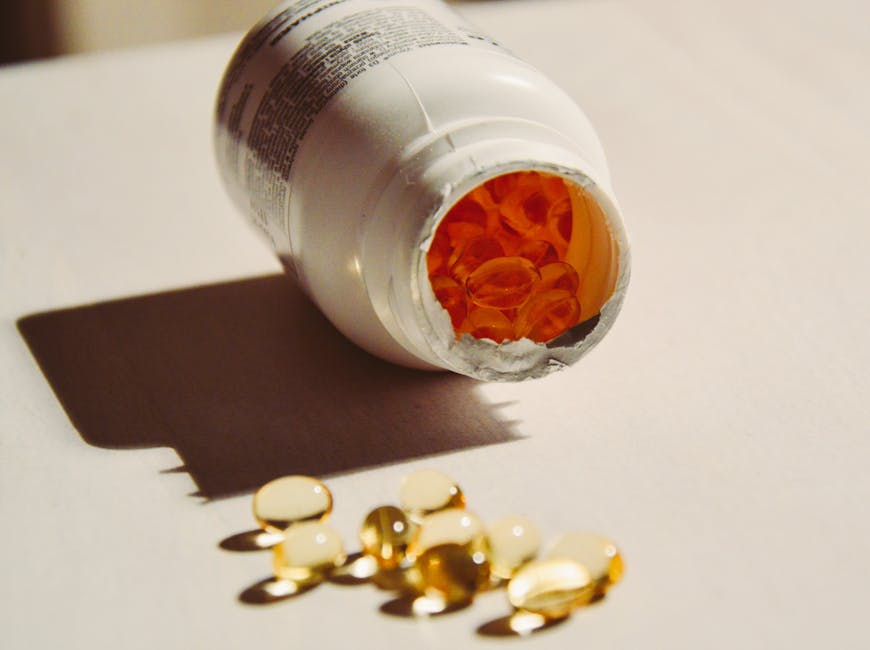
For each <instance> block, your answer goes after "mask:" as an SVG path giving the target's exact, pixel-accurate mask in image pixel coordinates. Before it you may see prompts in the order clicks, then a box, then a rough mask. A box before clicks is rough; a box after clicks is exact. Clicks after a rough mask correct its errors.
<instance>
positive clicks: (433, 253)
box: [426, 230, 451, 276]
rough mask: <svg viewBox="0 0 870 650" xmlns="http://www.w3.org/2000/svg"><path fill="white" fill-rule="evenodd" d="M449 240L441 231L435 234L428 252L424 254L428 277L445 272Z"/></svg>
mask: <svg viewBox="0 0 870 650" xmlns="http://www.w3.org/2000/svg"><path fill="white" fill-rule="evenodd" d="M450 251H451V247H450V238H449V237H448V236H447V234H446V233H444V232H443V231H441V230H438V231H437V232H436V233H435V236H434V237H433V238H432V243H431V244H430V245H429V251H428V252H427V253H426V267H427V269H428V272H429V275H430V276H431V275H437V274H443V273H446V272H447V260H448V259H449V258H450Z"/></svg>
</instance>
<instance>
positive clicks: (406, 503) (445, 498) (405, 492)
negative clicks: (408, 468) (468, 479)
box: [399, 469, 465, 521]
mask: <svg viewBox="0 0 870 650" xmlns="http://www.w3.org/2000/svg"><path fill="white" fill-rule="evenodd" d="M399 504H400V505H401V506H402V510H404V511H405V512H406V513H408V516H409V517H410V518H411V520H412V521H420V520H421V519H422V518H423V517H425V516H426V515H428V514H430V513H433V512H436V511H438V510H443V509H445V508H464V507H465V495H464V494H462V490H461V489H460V488H459V486H458V485H457V484H456V482H455V481H454V480H453V479H452V478H450V477H449V476H445V475H444V474H442V473H441V472H436V471H435V470H434V469H421V470H417V471H416V472H413V473H411V474H408V475H407V476H406V477H405V478H404V479H403V480H402V485H401V486H400V487H399Z"/></svg>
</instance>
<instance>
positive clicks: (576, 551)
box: [254, 470, 623, 634]
mask: <svg viewBox="0 0 870 650" xmlns="http://www.w3.org/2000/svg"><path fill="white" fill-rule="evenodd" d="M331 511H332V495H331V493H330V491H329V489H328V488H327V487H326V485H324V484H323V483H322V482H320V481H319V480H317V479H315V478H312V477H308V476H287V477H283V478H280V479H276V480H274V481H271V482H269V483H267V484H266V485H264V486H263V487H262V488H260V490H259V491H258V492H257V493H256V495H255V496H254V516H255V518H256V519H257V521H258V523H259V524H260V526H261V528H262V530H263V533H262V534H263V535H266V536H268V537H269V542H268V544H264V545H263V546H264V547H265V546H271V547H272V549H273V570H274V575H275V578H274V579H273V580H269V581H264V582H263V583H260V586H261V588H266V589H267V590H268V591H269V593H270V594H271V595H272V596H273V598H272V599H271V600H277V599H281V598H283V597H288V596H292V595H296V594H298V593H302V592H303V591H305V590H307V589H310V588H311V587H313V586H316V585H317V584H320V583H321V582H324V581H327V580H328V581H331V582H337V583H339V584H358V583H364V582H371V583H373V584H375V585H376V586H378V587H379V588H381V589H385V590H389V591H393V592H396V594H397V598H396V599H395V600H393V601H390V603H392V605H390V606H386V607H382V608H381V609H382V611H385V612H387V613H398V612H401V613H403V614H405V615H435V614H442V613H446V612H450V611H455V610H457V609H461V608H464V607H467V606H468V605H470V604H471V602H472V601H473V600H474V598H475V597H476V596H477V595H479V594H481V593H483V592H489V591H494V590H496V589H498V588H500V587H506V591H507V596H508V600H509V602H510V604H511V605H512V606H513V608H514V611H513V613H512V614H510V615H509V616H506V617H504V619H503V620H502V619H499V620H500V621H502V627H504V628H505V629H506V630H509V631H510V632H512V633H514V634H526V633H529V632H532V631H535V630H537V629H542V628H545V627H548V626H550V625H552V624H553V623H555V622H561V621H563V620H565V619H566V618H567V617H568V616H569V615H570V614H571V613H572V612H573V611H574V610H575V609H577V608H578V607H581V606H583V605H586V604H588V603H590V602H593V601H595V600H598V599H600V598H602V597H603V596H604V594H605V592H606V591H607V589H609V588H610V587H611V586H612V585H613V584H615V583H616V582H617V581H618V580H619V579H620V577H621V575H622V570H623V565H622V558H621V556H620V554H619V551H618V550H617V548H616V546H615V544H614V543H613V542H612V541H610V540H609V539H607V538H605V537H602V536H601V535H597V534H594V533H568V534H565V535H562V536H561V537H559V538H558V539H556V540H554V542H553V543H552V544H550V546H549V548H548V550H546V551H545V552H544V553H541V552H540V549H541V535H540V532H539V530H538V528H537V526H536V525H535V524H534V523H533V522H532V521H531V520H529V519H528V518H526V517H520V516H509V517H504V518H502V519H499V520H496V521H494V522H492V523H490V524H489V525H484V523H483V522H482V520H481V519H480V518H479V517H477V516H476V515H475V514H474V513H473V512H471V511H469V510H468V509H467V508H466V501H465V495H464V494H463V492H462V490H461V489H460V488H459V486H458V485H457V484H456V482H455V481H453V480H452V479H451V478H449V477H447V476H445V475H444V474H441V473H440V472H437V471H434V470H419V471H416V472H414V473H412V474H410V475H408V476H406V477H405V479H404V481H403V482H402V485H401V488H400V491H399V505H398V506H393V505H382V506H379V507H377V508H375V509H373V510H372V511H371V512H369V513H368V515H366V517H365V519H364V520H363V523H362V526H361V527H360V531H359V541H360V544H361V547H362V551H361V552H358V553H355V554H352V555H347V554H346V552H345V549H344V544H343V542H342V539H341V536H340V535H339V534H338V532H337V531H336V530H335V529H334V528H332V527H331V526H330V525H329V524H328V523H327V521H326V520H327V518H328V517H329V515H330V513H331ZM397 603H398V604H402V605H397ZM388 605H389V603H388ZM397 607H398V608H399V609H398V610H397V609H396V608H397ZM488 625H490V628H491V627H492V623H490V624H488ZM483 627H484V628H486V625H485V626H483Z"/></svg>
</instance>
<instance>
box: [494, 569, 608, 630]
mask: <svg viewBox="0 0 870 650" xmlns="http://www.w3.org/2000/svg"><path fill="white" fill-rule="evenodd" d="M507 589H508V600H509V601H510V603H511V605H513V606H514V607H516V608H517V609H523V610H526V611H529V612H534V613H535V614H541V615H542V616H546V617H547V618H564V617H565V616H567V615H568V614H570V613H571V611H572V610H574V609H576V608H577V607H580V606H581V605H585V604H586V603H588V602H589V601H590V600H592V597H593V596H594V595H595V585H594V583H593V581H592V578H591V577H590V576H589V571H588V570H587V569H586V567H584V566H583V565H581V564H578V563H577V562H574V561H573V560H567V559H552V560H534V561H532V562H529V563H528V564H526V565H525V566H524V567H522V568H521V569H520V570H519V571H517V572H516V573H515V574H514V576H513V578H511V581H510V582H509V583H508V588H507Z"/></svg>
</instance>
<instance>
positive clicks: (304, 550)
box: [273, 521, 346, 583]
mask: <svg viewBox="0 0 870 650" xmlns="http://www.w3.org/2000/svg"><path fill="white" fill-rule="evenodd" d="M345 557H346V556H345V553H344V545H343V544H342V541H341V536H340V535H339V534H338V533H337V532H336V531H335V529H333V528H332V526H330V525H329V524H325V523H322V522H319V521H305V522H302V523H298V524H293V525H292V526H290V528H288V529H287V530H286V531H284V541H283V542H281V543H280V544H278V545H277V546H276V547H275V549H274V559H273V567H274V570H275V575H276V576H277V577H278V578H283V579H284V580H292V581H294V582H297V583H310V582H316V581H318V580H321V579H322V578H323V577H324V576H325V574H326V573H327V572H329V571H330V570H332V569H334V568H335V567H337V566H340V565H341V564H342V563H343V562H344V560H345Z"/></svg>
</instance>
